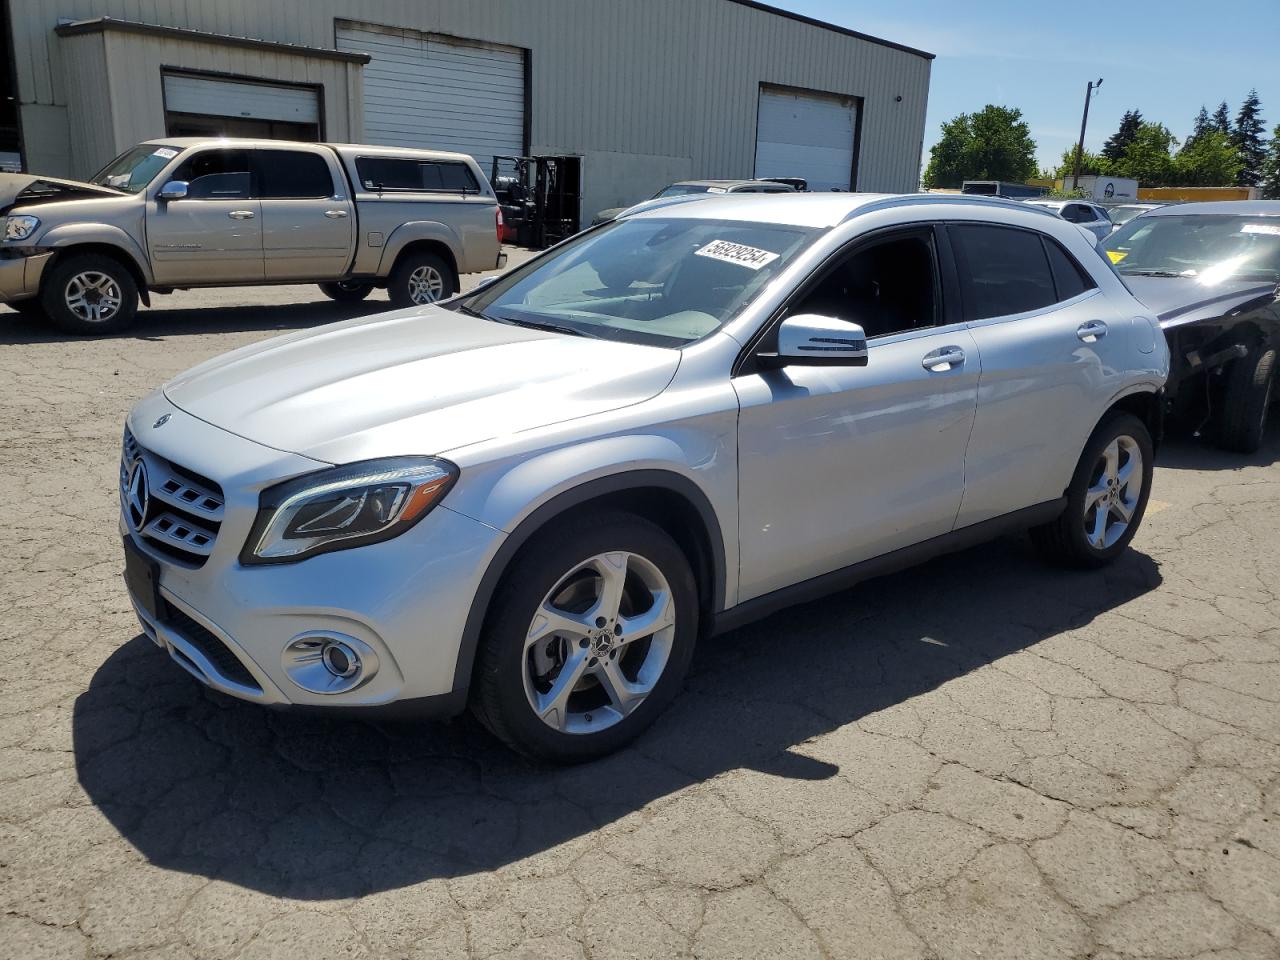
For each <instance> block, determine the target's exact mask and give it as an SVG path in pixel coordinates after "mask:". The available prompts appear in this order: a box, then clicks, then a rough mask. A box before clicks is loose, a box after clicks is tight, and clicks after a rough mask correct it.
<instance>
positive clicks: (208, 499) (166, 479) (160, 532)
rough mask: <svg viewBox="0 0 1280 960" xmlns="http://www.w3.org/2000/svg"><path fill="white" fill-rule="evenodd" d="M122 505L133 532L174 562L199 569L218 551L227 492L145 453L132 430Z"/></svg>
mask: <svg viewBox="0 0 1280 960" xmlns="http://www.w3.org/2000/svg"><path fill="white" fill-rule="evenodd" d="M139 462H141V463H142V464H143V465H144V466H145V467H146V470H145V474H146V484H145V487H146V494H147V496H146V498H145V505H146V509H145V511H143V512H141V516H139V513H140V511H139V509H138V501H139V500H142V499H144V498H142V497H141V495H140V492H139V490H137V489H134V490H132V491H131V485H133V479H134V478H133V472H134V470H135V469H136V467H135V464H137V463H139ZM120 501H121V508H122V509H123V510H124V513H125V517H126V518H127V519H128V521H129V527H130V529H131V530H133V531H134V532H135V533H138V534H139V535H141V536H142V538H143V539H144V541H145V543H146V545H147V546H150V547H151V548H153V549H154V550H156V551H157V552H158V553H160V554H163V555H164V556H165V557H167V558H168V559H170V560H172V561H174V562H175V563H178V564H181V565H182V566H186V567H199V566H202V565H203V564H204V562H205V560H206V559H208V557H209V554H211V553H212V552H213V545H214V542H215V541H216V540H217V538H218V530H219V529H221V527H222V513H223V509H224V506H225V498H224V497H223V494H222V488H221V487H220V486H218V484H216V483H215V482H214V481H212V480H210V479H209V478H208V477H204V476H201V475H200V474H198V473H195V472H194V471H192V470H188V469H187V468H185V467H183V466H181V465H179V464H176V463H173V462H171V461H169V460H166V459H164V458H163V457H160V456H157V455H156V454H154V453H152V452H151V451H150V450H147V449H145V448H144V447H142V446H141V445H140V444H139V443H138V441H137V440H136V439H135V438H134V436H133V434H132V433H130V432H129V431H128V430H125V433H124V444H123V449H122V451H121V458H120Z"/></svg>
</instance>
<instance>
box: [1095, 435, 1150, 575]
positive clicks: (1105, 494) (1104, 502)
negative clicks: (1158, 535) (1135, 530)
mask: <svg viewBox="0 0 1280 960" xmlns="http://www.w3.org/2000/svg"><path fill="white" fill-rule="evenodd" d="M1142 481H1143V470H1142V450H1141V448H1140V447H1139V446H1138V442H1137V441H1136V440H1134V439H1133V438H1132V437H1130V436H1126V435H1121V436H1119V437H1116V438H1115V439H1114V440H1112V441H1111V442H1110V443H1109V444H1107V446H1106V447H1105V448H1104V449H1103V451H1102V455H1101V456H1100V457H1099V458H1098V462H1097V463H1096V464H1095V465H1094V468H1093V474H1092V479H1091V481H1090V483H1089V488H1088V490H1086V491H1085V495H1084V518H1083V520H1084V534H1085V539H1086V540H1088V542H1089V545H1090V546H1091V547H1093V548H1094V549H1095V550H1105V549H1107V548H1108V547H1110V546H1112V545H1114V544H1115V543H1116V542H1117V541H1118V540H1119V539H1120V538H1121V537H1123V536H1124V534H1125V531H1126V530H1128V529H1129V524H1130V523H1132V522H1133V516H1134V513H1135V512H1136V511H1137V509H1138V503H1139V501H1140V500H1141V498H1142Z"/></svg>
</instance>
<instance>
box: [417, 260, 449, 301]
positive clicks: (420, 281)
mask: <svg viewBox="0 0 1280 960" xmlns="http://www.w3.org/2000/svg"><path fill="white" fill-rule="evenodd" d="M443 296H444V277H443V276H441V275H440V271H439V270H437V269H436V268H435V267H431V266H427V265H425V264H424V265H423V266H420V267H416V268H414V271H413V272H412V273H410V274H409V299H410V300H412V301H413V302H414V303H416V304H424V303H435V302H436V301H437V300H439V299H441V298H442V297H443Z"/></svg>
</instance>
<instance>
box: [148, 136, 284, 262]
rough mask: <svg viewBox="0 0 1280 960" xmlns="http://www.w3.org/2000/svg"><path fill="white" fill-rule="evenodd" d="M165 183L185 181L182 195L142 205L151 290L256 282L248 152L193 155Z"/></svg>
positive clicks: (257, 233)
mask: <svg viewBox="0 0 1280 960" xmlns="http://www.w3.org/2000/svg"><path fill="white" fill-rule="evenodd" d="M169 180H171V181H172V180H180V181H185V182H186V183H187V195H186V197H185V198H184V199H182V200H156V199H152V200H150V201H148V203H147V252H148V254H149V255H150V257H151V265H152V270H153V272H154V274H155V282H156V284H157V285H159V286H166V285H176V286H181V285H183V284H191V285H202V284H217V283H256V282H260V281H261V280H262V278H263V266H262V221H261V219H260V218H259V214H260V212H261V210H260V207H259V204H258V201H257V200H256V199H254V193H253V172H252V168H251V165H250V159H249V151H247V150H239V149H230V150H224V149H209V150H198V151H196V152H195V153H193V154H192V155H191V156H190V157H188V158H187V159H185V160H183V161H182V163H181V164H180V165H179V166H178V169H177V170H175V171H174V173H173V175H172V176H171V177H169ZM160 186H162V185H161V184H158V183H157V184H156V187H155V188H156V189H157V190H158V189H159V187H160Z"/></svg>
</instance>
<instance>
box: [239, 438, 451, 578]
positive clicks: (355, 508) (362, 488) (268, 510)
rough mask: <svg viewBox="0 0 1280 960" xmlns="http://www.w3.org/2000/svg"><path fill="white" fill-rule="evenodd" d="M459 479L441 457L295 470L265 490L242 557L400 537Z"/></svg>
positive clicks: (296, 553) (267, 557) (282, 559)
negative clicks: (296, 474)
mask: <svg viewBox="0 0 1280 960" xmlns="http://www.w3.org/2000/svg"><path fill="white" fill-rule="evenodd" d="M457 478H458V468H457V467H455V466H454V465H453V464H452V463H450V462H449V461H448V460H441V459H440V458H438V457H387V458H384V459H380V460H364V461H362V462H360V463H351V464H347V465H345V466H341V467H333V468H332V469H329V470H321V471H319V472H317V473H308V474H305V475H303V476H301V477H295V478H294V479H292V480H287V481H285V482H284V483H278V484H276V485H275V486H274V487H268V488H267V489H266V490H264V491H262V494H261V495H260V496H259V498H258V516H257V519H256V520H254V522H253V529H252V530H250V532H249V539H248V540H247V541H246V542H245V545H244V549H243V550H242V551H241V552H240V562H241V563H245V564H255V563H288V562H290V561H293V560H301V559H303V558H305V557H310V556H314V555H315V554H317V553H327V552H329V551H330V550H345V549H347V548H348V547H358V546H362V545H364V544H366V543H377V542H379V541H381V540H390V539H391V538H392V537H398V536H399V535H400V534H402V533H404V532H405V531H406V530H408V529H409V528H410V527H412V526H413V525H414V524H415V523H417V522H418V521H419V520H421V519H422V518H423V517H425V516H426V515H427V514H428V513H429V512H430V511H431V508H432V507H434V506H435V505H436V504H437V503H439V502H440V500H441V499H442V498H443V497H444V495H445V494H446V493H448V492H449V488H450V487H452V486H453V483H454V481H455V480H457Z"/></svg>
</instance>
